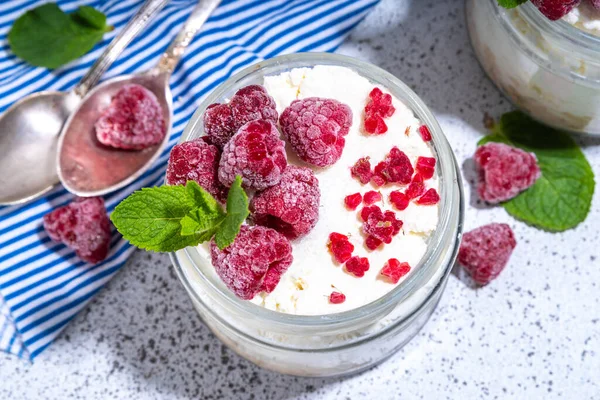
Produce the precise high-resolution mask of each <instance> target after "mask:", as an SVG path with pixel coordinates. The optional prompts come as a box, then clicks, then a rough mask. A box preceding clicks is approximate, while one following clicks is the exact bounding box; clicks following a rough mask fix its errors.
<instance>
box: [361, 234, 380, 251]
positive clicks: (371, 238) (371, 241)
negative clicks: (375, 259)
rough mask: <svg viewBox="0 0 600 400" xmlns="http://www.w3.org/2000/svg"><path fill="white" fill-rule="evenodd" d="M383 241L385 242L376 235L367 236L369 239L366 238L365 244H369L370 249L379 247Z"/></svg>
mask: <svg viewBox="0 0 600 400" xmlns="http://www.w3.org/2000/svg"><path fill="white" fill-rule="evenodd" d="M382 243H383V242H382V241H381V240H379V239H377V238H376V237H374V236H367V239H365V246H367V249H369V250H375V249H377V248H378V247H379V246H381V244H382Z"/></svg>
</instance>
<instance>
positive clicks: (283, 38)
mask: <svg viewBox="0 0 600 400" xmlns="http://www.w3.org/2000/svg"><path fill="white" fill-rule="evenodd" d="M46 1H47V0H12V1H9V2H2V3H1V4H0V43H1V47H0V112H3V111H4V110H6V109H7V108H8V107H9V106H10V105H11V104H12V103H13V102H15V101H16V100H18V99H20V98H22V97H23V96H25V95H27V94H29V93H32V92H37V91H41V90H61V91H67V90H69V89H71V88H72V87H73V86H74V85H75V84H76V83H77V82H78V81H79V79H80V78H81V77H82V76H83V74H84V73H85V71H87V69H88V68H89V67H90V66H91V65H92V63H93V62H94V60H95V59H96V58H97V57H98V56H99V55H100V53H101V51H102V50H103V48H104V47H105V46H106V45H107V44H108V43H109V42H110V40H111V39H112V38H113V37H114V35H115V32H114V31H113V32H111V33H109V34H107V35H105V37H104V40H103V41H102V43H100V44H99V45H98V46H96V47H95V48H94V50H93V51H91V52H90V53H89V54H87V55H86V56H84V57H82V58H81V59H80V60H78V61H76V62H73V63H71V64H69V65H68V66H65V67H63V68H60V69H58V70H55V71H48V70H46V69H43V68H34V67H31V66H29V65H27V64H25V63H23V62H22V61H20V60H18V59H16V58H15V57H14V56H13V55H12V54H11V53H10V52H9V50H8V46H7V44H6V35H7V33H8V30H9V29H10V27H11V25H12V23H13V21H14V20H15V19H16V18H17V17H18V16H19V15H21V13H22V12H23V11H24V10H26V9H28V8H31V7H33V6H36V5H38V4H41V3H44V2H46ZM195 2H196V0H172V1H171V2H170V3H169V4H168V5H167V6H166V7H165V8H164V9H163V10H162V12H161V13H160V15H159V16H158V17H157V18H156V19H155V20H154V21H153V23H152V24H151V26H150V27H149V28H148V29H146V30H145V31H144V32H143V33H142V34H141V35H140V37H138V38H137V39H136V40H134V42H133V43H132V44H131V45H130V46H129V47H128V48H127V49H126V50H125V52H124V53H123V55H122V56H121V57H120V58H119V60H117V61H116V62H115V64H114V65H113V66H112V68H111V69H110V70H109V71H108V73H107V74H106V77H111V76H117V75H121V74H129V73H132V72H136V71H144V70H147V69H149V68H150V67H151V66H153V65H154V63H155V62H156V60H157V59H158V57H159V55H160V54H161V53H162V52H163V51H164V50H165V48H166V47H167V45H168V44H169V42H170V40H171V38H173V37H174V36H175V34H176V33H177V30H178V29H179V28H180V27H181V25H182V24H183V22H184V21H185V19H186V17H187V16H188V14H189V12H190V10H191V9H192V7H193V6H194V4H195ZM377 2H378V0H239V1H227V0H225V1H223V3H222V4H221V6H220V7H219V8H218V9H217V10H216V11H215V12H214V14H213V15H212V16H211V17H210V19H209V20H208V22H207V23H206V25H205V26H204V28H203V29H202V31H201V32H200V33H199V34H198V35H197V36H196V38H195V40H194V41H193V43H192V44H191V45H190V46H189V48H188V49H187V52H186V54H185V56H184V58H183V60H182V61H181V63H180V64H179V66H178V67H177V69H176V70H175V73H174V74H173V76H172V78H171V89H172V92H173V98H174V104H175V110H174V112H175V117H174V119H173V130H172V132H173V133H172V135H171V137H170V141H169V146H168V149H167V150H165V152H164V153H163V154H162V155H161V157H160V159H159V160H158V161H157V162H156V164H155V165H154V166H153V167H152V168H151V169H150V170H149V171H148V172H147V173H146V174H145V175H144V176H142V177H141V178H139V179H138V180H137V181H135V182H134V183H133V184H131V185H129V186H128V187H126V188H124V189H122V190H120V191H119V192H116V193H113V194H111V195H109V196H106V197H105V200H106V205H107V208H108V210H109V212H110V211H111V210H112V209H113V208H114V207H115V205H116V204H118V203H119V201H121V200H122V199H123V198H124V197H126V196H127V195H128V194H130V193H131V192H133V191H134V190H137V189H139V188H141V187H143V186H153V185H160V184H161V182H162V180H163V176H164V170H165V165H166V162H167V159H168V153H169V149H170V148H171V147H172V146H173V145H174V144H175V143H176V142H177V140H178V139H179V136H180V135H181V132H182V131H183V128H184V126H185V124H186V123H187V121H188V120H189V118H190V117H191V116H192V113H193V112H194V110H195V109H196V107H197V105H198V104H199V102H200V100H201V99H202V98H203V97H204V96H205V95H206V94H207V93H209V92H210V91H211V90H212V89H214V88H215V86H217V85H218V84H220V83H221V82H222V81H223V80H225V79H226V78H228V77H229V76H230V75H231V74H233V73H235V72H236V71H238V70H239V69H241V68H243V67H245V66H247V65H249V64H251V63H254V62H257V61H259V60H262V59H267V58H271V57H274V56H277V55H280V54H285V53H295V52H304V51H333V50H334V49H335V48H336V47H337V46H338V45H339V44H340V43H341V42H342V41H343V40H344V37H345V36H346V35H347V34H348V33H349V32H350V30H351V29H352V28H353V27H354V26H355V25H356V24H357V23H358V22H359V21H360V20H361V19H362V18H363V17H364V16H365V14H366V13H368V12H369V10H370V9H371V8H372V7H373V6H374V5H375V4H376V3H377ZM58 3H59V5H60V7H61V8H62V9H63V10H65V11H67V12H70V11H72V10H74V9H75V8H77V7H78V6H79V5H81V4H89V5H91V6H94V7H96V8H98V9H100V10H101V11H103V12H104V13H105V14H106V15H107V16H108V22H109V23H110V24H112V25H114V26H115V28H116V30H117V31H118V29H119V28H121V27H123V25H125V24H126V22H127V21H128V20H129V18H130V17H131V16H132V15H133V14H134V13H135V12H136V10H137V9H138V8H139V6H140V5H141V4H142V0H106V1H98V0H87V1H77V0H61V1H58ZM2 172H3V171H0V173H2ZM71 199H72V195H71V194H69V193H67V192H66V191H65V190H64V189H63V188H62V187H57V188H55V189H54V190H52V191H51V192H50V193H49V194H48V195H46V196H45V197H44V198H42V199H39V200H36V201H34V202H31V203H29V204H26V205H24V206H14V207H0V349H1V350H4V351H7V352H10V353H13V354H16V355H18V356H19V357H22V358H25V359H29V360H33V359H34V358H35V357H37V356H38V355H39V354H40V353H41V352H42V351H43V350H44V349H45V348H46V347H48V345H49V344H50V343H51V342H52V340H53V339H54V338H55V337H56V336H57V335H58V334H59V333H60V332H61V330H62V329H63V328H64V327H65V326H66V324H67V323H68V322H69V321H70V320H71V319H72V318H73V317H74V316H75V314H77V312H78V311H80V310H81V309H82V308H83V307H85V305H86V304H87V303H88V301H89V300H90V299H91V298H92V297H93V296H94V294H96V292H98V291H99V290H100V289H101V288H102V286H103V285H104V284H105V283H106V282H107V281H108V280H109V279H110V278H112V276H113V275H114V274H115V273H116V272H117V271H118V270H119V268H121V267H122V266H123V264H124V263H125V261H126V260H127V257H129V255H130V254H131V253H132V251H133V250H134V249H133V248H132V247H131V246H130V245H129V244H128V243H127V242H126V241H125V240H123V239H122V238H121V236H120V235H119V234H118V233H117V232H116V231H115V230H113V232H112V242H111V250H110V253H109V256H108V258H107V259H106V260H105V261H104V262H102V263H101V264H98V265H95V266H91V265H87V264H85V263H84V262H82V261H80V260H79V259H78V258H77V257H76V256H75V254H74V253H73V252H72V251H70V250H69V249H68V248H66V247H65V246H64V245H62V244H58V243H55V242H53V241H51V240H50V239H49V238H48V236H47V235H46V233H45V232H44V230H43V228H42V216H43V215H44V214H46V213H47V212H48V211H50V210H52V209H53V208H56V207H60V206H62V205H65V204H67V203H68V202H69V201H70V200H71Z"/></svg>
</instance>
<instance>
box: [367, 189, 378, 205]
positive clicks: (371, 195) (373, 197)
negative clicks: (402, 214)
mask: <svg viewBox="0 0 600 400" xmlns="http://www.w3.org/2000/svg"><path fill="white" fill-rule="evenodd" d="M378 201H381V193H379V192H376V191H374V190H369V191H368V192H367V193H365V195H364V196H363V202H364V203H365V205H367V206H370V205H373V204H375V203H377V202H378Z"/></svg>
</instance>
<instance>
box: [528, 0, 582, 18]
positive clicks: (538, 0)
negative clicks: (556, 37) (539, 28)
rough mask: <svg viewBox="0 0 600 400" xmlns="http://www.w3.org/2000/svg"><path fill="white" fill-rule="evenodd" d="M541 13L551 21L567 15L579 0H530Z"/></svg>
mask: <svg viewBox="0 0 600 400" xmlns="http://www.w3.org/2000/svg"><path fill="white" fill-rule="evenodd" d="M531 2H532V3H533V5H535V6H536V7H537V8H538V9H539V10H540V12H541V13H542V14H544V15H545V16H546V18H548V19H549V20H551V21H556V20H558V19H561V18H562V17H564V16H565V15H567V14H568V13H569V12H570V11H571V10H572V9H574V8H575V7H576V6H577V5H578V4H579V3H580V2H581V0H531Z"/></svg>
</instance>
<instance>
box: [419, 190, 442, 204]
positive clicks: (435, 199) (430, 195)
mask: <svg viewBox="0 0 600 400" xmlns="http://www.w3.org/2000/svg"><path fill="white" fill-rule="evenodd" d="M439 202H440V195H439V194H438V192H437V190H435V189H433V188H431V189H429V190H428V191H426V192H425V194H424V195H423V196H421V197H419V199H418V200H417V204H420V205H422V206H432V205H434V204H437V203H439Z"/></svg>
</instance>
